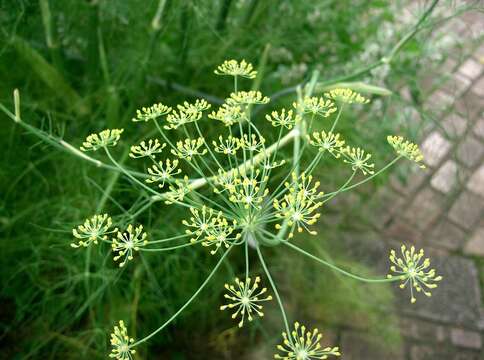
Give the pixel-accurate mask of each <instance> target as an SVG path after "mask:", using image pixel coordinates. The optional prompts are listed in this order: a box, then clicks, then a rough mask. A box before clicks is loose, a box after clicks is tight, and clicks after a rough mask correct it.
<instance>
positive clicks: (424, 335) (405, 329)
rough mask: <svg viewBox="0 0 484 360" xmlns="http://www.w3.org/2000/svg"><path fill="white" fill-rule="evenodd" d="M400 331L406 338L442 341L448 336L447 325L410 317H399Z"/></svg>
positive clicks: (446, 339)
mask: <svg viewBox="0 0 484 360" xmlns="http://www.w3.org/2000/svg"><path fill="white" fill-rule="evenodd" d="M399 322H400V333H401V335H403V336H404V337H405V338H407V339H413V340H419V341H431V342H444V341H448V339H449V338H450V333H449V330H448V329H447V327H445V326H442V325H439V324H434V323H431V322H428V321H423V320H419V319H415V318H411V317H401V318H400V319H399Z"/></svg>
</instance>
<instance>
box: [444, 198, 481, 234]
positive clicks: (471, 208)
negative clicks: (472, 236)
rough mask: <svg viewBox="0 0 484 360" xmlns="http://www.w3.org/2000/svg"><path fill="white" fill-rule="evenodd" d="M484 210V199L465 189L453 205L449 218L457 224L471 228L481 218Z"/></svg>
mask: <svg viewBox="0 0 484 360" xmlns="http://www.w3.org/2000/svg"><path fill="white" fill-rule="evenodd" d="M483 210H484V200H483V199H482V198H481V197H479V196H476V195H475V194H473V193H471V192H470V191H464V192H462V194H460V196H459V197H458V198H457V200H456V202H455V203H454V205H452V207H451V209H450V211H449V218H450V219H451V220H452V221H454V222H455V223H456V224H459V225H461V226H463V227H464V228H466V229H471V228H472V227H473V226H474V224H475V223H476V222H477V221H478V220H479V219H480V218H481V213H482V211H483Z"/></svg>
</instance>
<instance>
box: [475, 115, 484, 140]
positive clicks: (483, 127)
mask: <svg viewBox="0 0 484 360" xmlns="http://www.w3.org/2000/svg"><path fill="white" fill-rule="evenodd" d="M483 115H484V114H483ZM474 134H476V136H477V137H480V138H481V139H484V117H482V118H480V119H479V120H477V121H476V124H475V125H474Z"/></svg>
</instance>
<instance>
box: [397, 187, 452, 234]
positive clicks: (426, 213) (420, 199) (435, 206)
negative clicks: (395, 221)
mask: <svg viewBox="0 0 484 360" xmlns="http://www.w3.org/2000/svg"><path fill="white" fill-rule="evenodd" d="M443 210H444V197H443V196H442V195H440V194H438V193H437V192H435V191H433V190H431V189H430V188H428V187H427V188H424V189H423V190H421V191H420V192H418V193H417V195H416V196H415V198H414V199H413V201H412V203H411V204H410V206H409V207H408V208H407V210H406V211H405V214H404V216H405V219H407V220H408V221H409V222H410V223H411V224H413V225H415V226H417V227H418V228H419V229H420V230H425V229H426V228H427V227H428V226H429V225H430V224H431V223H433V222H434V221H435V220H436V219H437V218H438V217H439V215H440V214H441V213H442V212H443Z"/></svg>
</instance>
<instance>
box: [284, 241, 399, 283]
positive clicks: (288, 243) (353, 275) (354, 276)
mask: <svg viewBox="0 0 484 360" xmlns="http://www.w3.org/2000/svg"><path fill="white" fill-rule="evenodd" d="M284 244H285V245H287V246H289V247H290V248H293V249H294V250H296V251H298V252H300V253H301V254H303V255H306V256H307V257H309V258H311V259H313V260H316V261H317V262H319V263H321V264H323V265H326V266H328V267H330V268H331V269H333V270H334V271H337V272H339V273H341V274H343V275H346V276H348V277H350V278H352V279H355V280H360V281H363V282H367V283H387V282H394V281H398V280H400V278H396V277H393V278H391V279H388V278H383V279H368V278H364V277H361V276H358V275H355V274H352V273H350V272H348V271H346V270H343V269H341V268H339V267H337V266H336V265H333V264H331V263H330V262H327V261H325V260H323V259H320V258H318V257H317V256H314V255H313V254H311V253H308V252H307V251H304V250H303V249H301V248H299V247H297V246H296V245H294V244H291V243H290V242H284Z"/></svg>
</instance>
